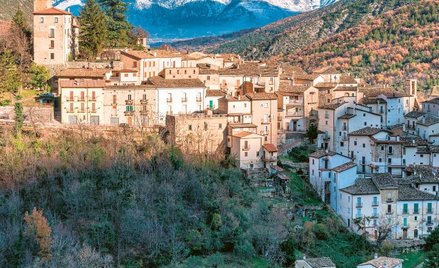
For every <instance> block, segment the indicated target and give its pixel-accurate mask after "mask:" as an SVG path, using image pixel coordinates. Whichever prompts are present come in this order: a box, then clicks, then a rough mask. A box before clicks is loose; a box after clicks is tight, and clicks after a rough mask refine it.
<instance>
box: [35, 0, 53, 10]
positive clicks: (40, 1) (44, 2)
mask: <svg viewBox="0 0 439 268" xmlns="http://www.w3.org/2000/svg"><path fill="white" fill-rule="evenodd" d="M51 7H52V1H51V0H34V12H36V11H41V10H45V9H48V8H51Z"/></svg>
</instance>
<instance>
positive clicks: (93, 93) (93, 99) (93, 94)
mask: <svg viewBox="0 0 439 268" xmlns="http://www.w3.org/2000/svg"><path fill="white" fill-rule="evenodd" d="M91 100H92V101H95V100H96V92H94V91H92V92H91Z"/></svg>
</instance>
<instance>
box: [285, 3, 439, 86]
mask: <svg viewBox="0 0 439 268" xmlns="http://www.w3.org/2000/svg"><path fill="white" fill-rule="evenodd" d="M438 34H439V1H420V2H419V3H413V4H409V5H406V6H403V7H400V8H398V9H395V10H391V11H388V12H386V13H384V14H383V15H381V16H378V17H372V18H369V19H368V20H367V21H365V22H364V23H361V24H359V25H358V26H356V27H353V28H350V29H348V30H345V31H342V32H341V33H339V34H336V35H333V36H331V37H329V38H325V39H323V40H321V41H319V42H316V43H313V44H312V45H310V46H309V47H307V48H306V49H302V50H300V51H297V52H296V53H295V54H292V55H290V56H289V60H290V61H292V62H293V64H299V65H301V66H303V67H304V68H305V69H309V70H310V69H314V68H316V67H318V66H322V65H332V66H334V67H336V68H338V69H342V70H345V71H348V72H351V73H353V74H354V75H357V76H359V77H364V78H366V79H367V80H368V82H371V83H394V84H395V83H396V84H398V83H402V82H403V81H404V79H405V78H407V77H413V78H418V79H419V80H421V81H423V82H424V83H423V86H424V88H425V89H427V88H431V87H432V86H437V85H439V72H438V68H439V60H438V58H439V36H438Z"/></svg>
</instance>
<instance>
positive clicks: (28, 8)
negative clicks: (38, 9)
mask: <svg viewBox="0 0 439 268" xmlns="http://www.w3.org/2000/svg"><path fill="white" fill-rule="evenodd" d="M33 2H34V1H33V0H2V1H1V5H0V20H10V19H11V18H12V17H13V16H14V14H15V12H17V8H18V7H20V8H21V9H22V10H23V12H25V13H26V14H28V15H29V19H30V16H31V13H32V11H33Z"/></svg>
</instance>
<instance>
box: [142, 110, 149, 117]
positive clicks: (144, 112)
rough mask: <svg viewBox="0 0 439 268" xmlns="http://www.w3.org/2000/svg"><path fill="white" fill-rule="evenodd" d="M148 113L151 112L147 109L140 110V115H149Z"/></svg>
mask: <svg viewBox="0 0 439 268" xmlns="http://www.w3.org/2000/svg"><path fill="white" fill-rule="evenodd" d="M148 114H149V113H148V111H147V110H141V111H140V115H143V116H145V115H148Z"/></svg>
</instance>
